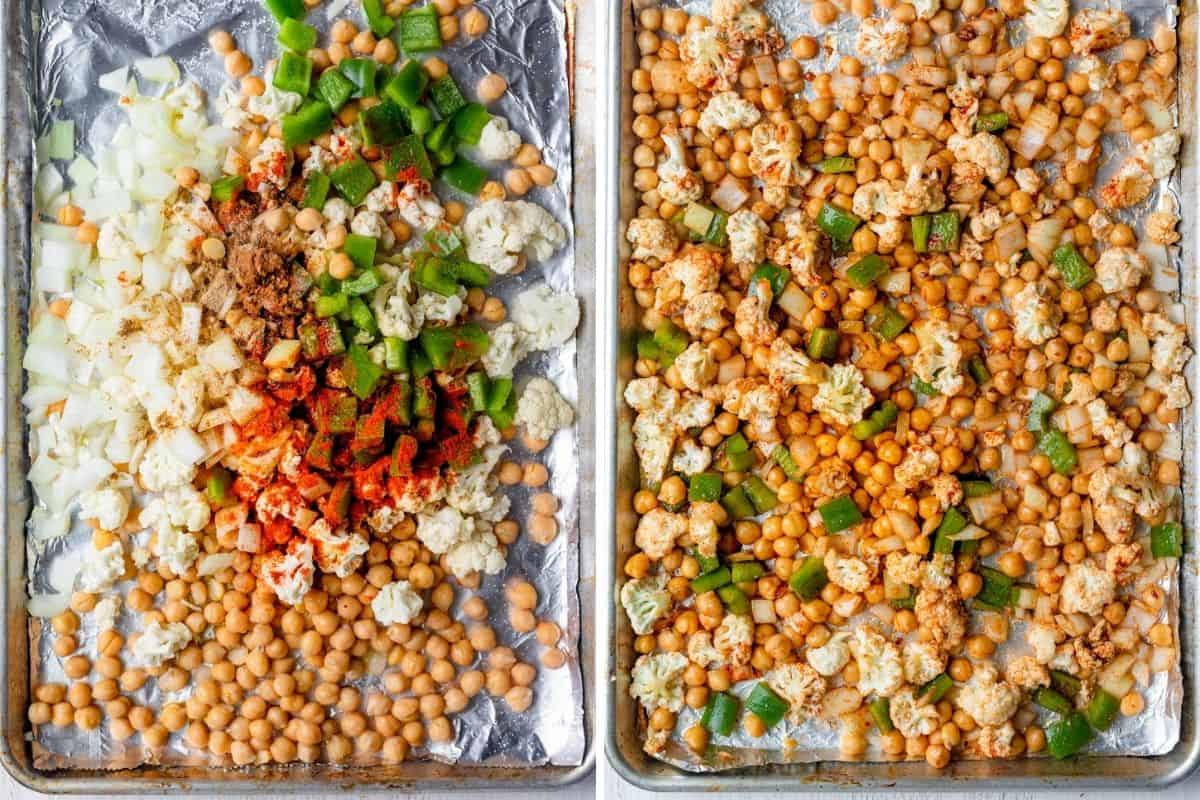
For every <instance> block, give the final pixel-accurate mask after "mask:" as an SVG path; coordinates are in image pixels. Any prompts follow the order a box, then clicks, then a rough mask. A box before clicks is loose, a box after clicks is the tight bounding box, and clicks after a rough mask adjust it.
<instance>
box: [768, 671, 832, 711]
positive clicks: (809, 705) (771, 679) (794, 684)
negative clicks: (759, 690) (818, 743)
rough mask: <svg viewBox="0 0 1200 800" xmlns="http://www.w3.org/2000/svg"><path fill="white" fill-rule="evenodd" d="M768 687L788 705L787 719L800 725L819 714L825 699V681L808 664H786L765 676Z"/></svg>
mask: <svg viewBox="0 0 1200 800" xmlns="http://www.w3.org/2000/svg"><path fill="white" fill-rule="evenodd" d="M763 679H764V680H765V681H766V682H767V685H768V686H770V687H771V688H772V689H774V690H775V691H776V693H778V694H779V696H780V697H782V698H783V699H784V700H786V701H787V703H788V712H787V718H788V721H789V722H791V723H793V724H796V725H798V724H800V723H801V722H803V721H804V718H805V717H811V716H815V715H816V714H818V713H819V712H820V710H821V699H822V698H824V697H825V688H826V687H825V679H824V678H822V677H821V675H820V673H818V672H817V671H816V670H815V669H813V668H812V667H810V666H809V665H808V664H785V665H783V666H782V667H776V668H775V669H773V670H771V671H770V672H768V673H766V674H765V675H763Z"/></svg>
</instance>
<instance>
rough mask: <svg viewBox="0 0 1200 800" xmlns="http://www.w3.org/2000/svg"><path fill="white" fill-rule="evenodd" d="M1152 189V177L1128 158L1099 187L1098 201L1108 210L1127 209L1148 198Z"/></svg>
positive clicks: (1138, 163)
mask: <svg viewBox="0 0 1200 800" xmlns="http://www.w3.org/2000/svg"><path fill="white" fill-rule="evenodd" d="M1153 188H1154V177H1153V176H1152V175H1151V174H1150V173H1149V172H1148V171H1147V170H1146V168H1145V167H1144V166H1143V165H1142V164H1141V162H1139V161H1138V160H1137V159H1136V158H1130V159H1127V160H1126V161H1125V163H1124V164H1122V165H1121V168H1120V169H1118V170H1117V172H1116V174H1115V175H1113V176H1112V177H1111V178H1109V179H1108V182H1107V183H1105V184H1104V186H1102V187H1100V199H1101V200H1102V201H1103V202H1104V204H1105V205H1106V206H1108V207H1109V208H1114V209H1119V208H1129V207H1130V206H1135V205H1137V204H1138V203H1140V202H1142V201H1143V200H1145V199H1146V198H1147V197H1149V196H1150V190H1151V189H1153Z"/></svg>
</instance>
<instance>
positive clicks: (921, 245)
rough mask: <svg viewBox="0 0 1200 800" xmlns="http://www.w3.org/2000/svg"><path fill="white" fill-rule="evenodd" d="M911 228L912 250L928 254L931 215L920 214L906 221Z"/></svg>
mask: <svg viewBox="0 0 1200 800" xmlns="http://www.w3.org/2000/svg"><path fill="white" fill-rule="evenodd" d="M908 224H909V226H910V227H911V228H912V240H913V250H916V251H917V252H918V253H928V252H929V232H930V229H931V228H932V227H933V215H931V214H920V215H918V216H915V217H912V218H911V219H909V221H908Z"/></svg>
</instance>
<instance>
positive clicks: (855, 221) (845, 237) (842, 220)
mask: <svg viewBox="0 0 1200 800" xmlns="http://www.w3.org/2000/svg"><path fill="white" fill-rule="evenodd" d="M859 225H862V220H861V219H859V218H858V217H857V216H855V215H854V214H851V213H850V212H849V211H844V210H842V209H840V208H838V207H837V206H835V205H833V204H832V203H825V204H824V205H822V206H821V210H820V212H818V214H817V227H818V228H820V229H821V230H822V231H824V232H825V234H826V235H827V236H828V237H829V238H830V239H832V240H833V241H834V242H835V243H840V244H842V245H843V246H844V245H847V244H849V243H850V239H851V237H853V236H854V232H855V231H856V230H858V226H859Z"/></svg>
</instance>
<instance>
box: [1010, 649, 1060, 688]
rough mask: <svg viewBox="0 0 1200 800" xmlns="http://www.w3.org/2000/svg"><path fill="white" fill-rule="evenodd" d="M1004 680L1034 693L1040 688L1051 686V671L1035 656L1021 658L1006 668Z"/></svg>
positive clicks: (1015, 659) (1014, 660) (1011, 662)
mask: <svg viewBox="0 0 1200 800" xmlns="http://www.w3.org/2000/svg"><path fill="white" fill-rule="evenodd" d="M1004 680H1006V681H1008V682H1009V683H1011V684H1012V685H1013V686H1016V687H1017V688H1018V689H1023V690H1025V691H1027V692H1032V691H1033V690H1034V689H1036V688H1038V687H1039V686H1049V685H1050V670H1048V669H1046V667H1045V665H1044V664H1042V663H1040V662H1039V661H1038V660H1037V658H1036V657H1034V656H1021V657H1019V658H1014V659H1013V660H1012V661H1010V662H1009V663H1008V666H1007V667H1005V669H1004Z"/></svg>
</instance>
